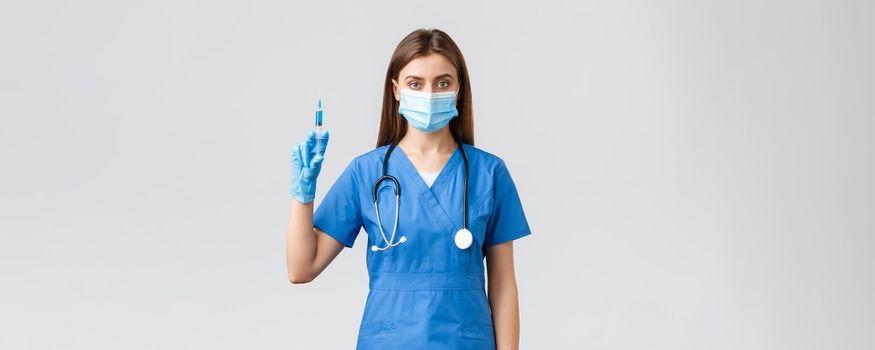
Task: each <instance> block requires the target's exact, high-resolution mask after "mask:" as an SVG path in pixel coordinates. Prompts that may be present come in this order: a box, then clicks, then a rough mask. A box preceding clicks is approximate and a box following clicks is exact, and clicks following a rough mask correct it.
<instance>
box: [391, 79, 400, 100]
mask: <svg viewBox="0 0 875 350" xmlns="http://www.w3.org/2000/svg"><path fill="white" fill-rule="evenodd" d="M392 93H393V94H395V101H401V94H400V92H399V91H398V82H397V81H395V79H392Z"/></svg>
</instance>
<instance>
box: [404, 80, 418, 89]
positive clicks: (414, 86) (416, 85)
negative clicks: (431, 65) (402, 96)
mask: <svg viewBox="0 0 875 350" xmlns="http://www.w3.org/2000/svg"><path fill="white" fill-rule="evenodd" d="M407 86H410V87H411V88H414V89H418V88H419V83H417V82H415V81H414V82H411V83H410V84H407Z"/></svg>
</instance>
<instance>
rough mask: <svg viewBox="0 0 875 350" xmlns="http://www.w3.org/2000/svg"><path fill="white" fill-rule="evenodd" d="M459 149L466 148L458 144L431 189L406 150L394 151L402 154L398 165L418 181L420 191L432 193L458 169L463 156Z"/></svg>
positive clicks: (397, 149) (398, 148)
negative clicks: (460, 158)
mask: <svg viewBox="0 0 875 350" xmlns="http://www.w3.org/2000/svg"><path fill="white" fill-rule="evenodd" d="M459 147H464V146H463V145H461V144H458V143H457V144H456V148H455V149H454V150H453V154H451V155H450V159H447V162H446V163H445V164H444V166H443V167H442V168H441V170H440V173H438V176H437V178H435V180H434V182H433V183H432V184H431V187H429V186H428V184H427V183H425V179H423V178H422V176H421V175H419V171H417V170H416V166H414V165H413V162H412V161H411V160H410V158H408V157H407V154H406V153H404V150H402V149H401V147H398V146H395V148H396V150H395V151H393V153H395V152H396V151H397V153H400V156H399V157H398V159H400V162H398V163H400V164H401V167H402V168H404V170H406V171H407V175H408V177H413V178H416V179H417V180H416V183H417V184H418V185H417V187H419V189H420V190H421V191H423V192H426V191H428V192H430V191H431V190H432V189H436V188H438V187H439V186H440V184H441V183H443V182H444V181H446V178H447V177H450V176H452V175H451V174H452V173H453V172H454V171H455V170H456V167H457V166H458V165H459V157H461V156H462V155H461V154H459Z"/></svg>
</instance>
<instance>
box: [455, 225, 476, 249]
mask: <svg viewBox="0 0 875 350" xmlns="http://www.w3.org/2000/svg"><path fill="white" fill-rule="evenodd" d="M472 242H474V236H473V235H471V231H468V229H466V228H463V229H461V230H459V231H457V232H456V247H458V248H459V249H468V247H470V246H471V243H472Z"/></svg>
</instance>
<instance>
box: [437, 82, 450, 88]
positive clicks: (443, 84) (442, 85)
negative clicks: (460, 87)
mask: <svg viewBox="0 0 875 350" xmlns="http://www.w3.org/2000/svg"><path fill="white" fill-rule="evenodd" d="M447 86H450V83H449V82H447V81H446V80H442V81H441V82H439V83H438V87H439V88H445V87H447Z"/></svg>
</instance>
